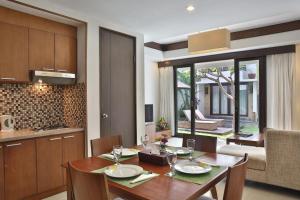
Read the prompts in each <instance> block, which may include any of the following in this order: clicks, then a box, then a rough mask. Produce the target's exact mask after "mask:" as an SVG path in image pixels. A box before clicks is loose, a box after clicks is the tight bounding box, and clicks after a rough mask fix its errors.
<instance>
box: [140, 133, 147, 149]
mask: <svg viewBox="0 0 300 200" xmlns="http://www.w3.org/2000/svg"><path fill="white" fill-rule="evenodd" d="M141 143H142V145H143V148H144V149H146V148H147V145H148V143H149V137H148V135H144V136H141Z"/></svg>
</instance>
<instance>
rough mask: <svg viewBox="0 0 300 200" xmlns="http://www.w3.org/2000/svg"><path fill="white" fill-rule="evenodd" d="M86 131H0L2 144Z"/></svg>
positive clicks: (60, 129) (64, 129)
mask: <svg viewBox="0 0 300 200" xmlns="http://www.w3.org/2000/svg"><path fill="white" fill-rule="evenodd" d="M80 131H84V129H83V128H58V129H52V130H45V131H44V130H41V131H33V130H31V129H23V130H17V131H0V143H2V142H11V141H16V140H24V139H31V138H39V137H45V136H54V135H61V134H67V133H74V132H80Z"/></svg>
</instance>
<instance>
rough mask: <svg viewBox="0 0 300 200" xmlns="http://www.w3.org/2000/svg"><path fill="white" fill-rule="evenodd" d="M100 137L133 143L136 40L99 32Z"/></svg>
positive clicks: (134, 132)
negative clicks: (118, 137)
mask: <svg viewBox="0 0 300 200" xmlns="http://www.w3.org/2000/svg"><path fill="white" fill-rule="evenodd" d="M100 38H101V40H100V47H101V50H100V51H101V58H100V60H101V64H100V76H101V82H100V87H101V94H100V104H101V124H100V126H101V136H106V135H114V134H121V135H122V139H123V144H124V146H132V145H134V144H136V108H135V106H136V104H135V102H136V100H135V98H136V93H135V91H136V90H135V87H136V86H135V79H136V77H135V38H134V37H131V36H128V35H124V34H121V33H117V32H113V31H110V30H106V29H100Z"/></svg>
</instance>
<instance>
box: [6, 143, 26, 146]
mask: <svg viewBox="0 0 300 200" xmlns="http://www.w3.org/2000/svg"><path fill="white" fill-rule="evenodd" d="M21 145H22V143H16V144H8V145H6V147H15V146H21Z"/></svg>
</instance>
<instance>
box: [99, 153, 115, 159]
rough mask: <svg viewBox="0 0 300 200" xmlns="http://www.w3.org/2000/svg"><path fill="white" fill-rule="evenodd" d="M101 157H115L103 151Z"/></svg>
mask: <svg viewBox="0 0 300 200" xmlns="http://www.w3.org/2000/svg"><path fill="white" fill-rule="evenodd" d="M101 157H105V158H108V159H110V160H114V159H115V157H114V156H113V155H111V154H109V153H105V154H102V155H101Z"/></svg>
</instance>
